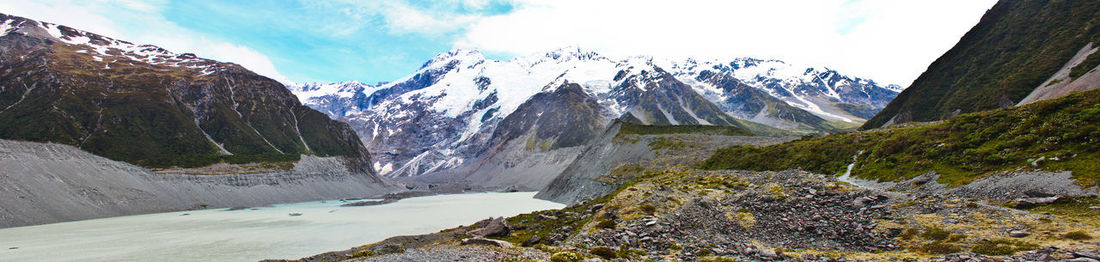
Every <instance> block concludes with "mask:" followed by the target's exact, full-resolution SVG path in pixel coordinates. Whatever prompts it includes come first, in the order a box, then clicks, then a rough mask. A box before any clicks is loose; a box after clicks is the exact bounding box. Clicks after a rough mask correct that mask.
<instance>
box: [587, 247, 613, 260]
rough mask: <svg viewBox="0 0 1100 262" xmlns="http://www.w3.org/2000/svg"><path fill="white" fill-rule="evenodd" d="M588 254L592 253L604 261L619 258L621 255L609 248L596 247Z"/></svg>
mask: <svg viewBox="0 0 1100 262" xmlns="http://www.w3.org/2000/svg"><path fill="white" fill-rule="evenodd" d="M588 253H592V254H593V255H596V256H599V257H602V258H604V259H614V258H616V257H619V255H618V254H616V253H615V250H612V249H611V248H609V247H594V248H592V250H589V251H588Z"/></svg>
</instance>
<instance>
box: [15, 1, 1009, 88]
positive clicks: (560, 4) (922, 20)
mask: <svg viewBox="0 0 1100 262" xmlns="http://www.w3.org/2000/svg"><path fill="white" fill-rule="evenodd" d="M994 2H995V1H994V0H927V1H910V0H809V1H796V0H774V1H740V0H728V1H727V0H721V1H705V0H681V1H636V0H603V1H591V0H440V1H409V0H373V1H354V0H333V1H308V0H256V1H213V0H209V1H201V0H200V1H175V0H144V1H143V0H97V1H77V0H4V1H0V10H3V11H0V12H5V13H10V14H13V15H20V16H26V17H29V18H33V19H39V20H44V21H48V22H55V23H60V24H66V25H69V26H73V27H76V28H80V29H84V30H88V31H92V32H97V33H101V34H104V35H107V36H112V37H116V38H119V39H124V40H130V41H132V42H136V43H148V44H155V45H159V46H162V47H165V48H167V49H169V50H172V51H175V52H191V53H195V54H197V55H199V56H203V57H208V58H213V59H218V60H223V61H230V62H236V63H239V64H242V65H244V66H245V67H248V68H249V69H252V70H253V71H256V72H258V73H261V74H264V75H266V76H269V77H272V78H275V79H277V80H280V81H283V82H314V81H319V82H334V81H346V80H359V81H363V82H368V83H372V82H379V81H391V80H395V79H397V78H400V77H403V76H405V75H408V74H410V73H412V72H413V71H415V70H416V69H417V68H418V67H419V66H420V65H421V64H423V63H424V62H425V61H426V60H428V59H430V58H432V57H433V56H435V55H436V54H438V53H440V52H446V51H448V50H450V49H452V48H458V47H461V48H474V49H480V50H482V52H483V53H485V54H487V55H488V56H489V57H490V58H493V59H508V58H510V57H512V56H515V55H526V54H532V53H539V52H544V51H548V50H552V49H556V48H559V47H563V46H567V45H577V46H580V47H582V48H585V49H590V50H594V51H597V52H600V53H603V54H608V55H614V56H627V55H650V56H658V57H672V58H681V57H697V58H733V57H742V56H748V57H756V58H771V59H782V60H785V61H788V62H791V63H796V64H803V65H809V66H827V67H830V68H833V69H837V70H840V71H841V72H842V73H845V74H850V75H854V76H861V77H869V78H872V79H875V80H877V81H879V82H884V83H894V84H901V85H907V84H908V83H909V82H911V81H912V80H913V79H915V78H916V77H917V76H918V75H919V74H920V73H921V72H923V70H924V69H925V68H926V67H927V66H928V64H930V63H931V62H932V61H933V60H934V59H936V58H937V57H939V55H941V54H942V53H943V52H945V51H946V50H947V49H949V48H950V47H951V46H953V45H954V43H955V42H957V41H958V39H959V38H960V37H961V36H962V34H964V33H965V32H966V31H967V30H969V29H970V27H972V26H973V25H974V24H975V23H977V21H978V19H979V18H980V17H981V15H982V14H983V13H984V12H985V10H987V9H988V8H989V7H991V6H992V5H993V3H994Z"/></svg>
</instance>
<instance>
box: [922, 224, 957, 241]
mask: <svg viewBox="0 0 1100 262" xmlns="http://www.w3.org/2000/svg"><path fill="white" fill-rule="evenodd" d="M950 236H951V231H947V230H946V229H943V228H939V227H934V226H933V227H926V228H924V233H921V237H924V239H930V240H947V238H948V237H950Z"/></svg>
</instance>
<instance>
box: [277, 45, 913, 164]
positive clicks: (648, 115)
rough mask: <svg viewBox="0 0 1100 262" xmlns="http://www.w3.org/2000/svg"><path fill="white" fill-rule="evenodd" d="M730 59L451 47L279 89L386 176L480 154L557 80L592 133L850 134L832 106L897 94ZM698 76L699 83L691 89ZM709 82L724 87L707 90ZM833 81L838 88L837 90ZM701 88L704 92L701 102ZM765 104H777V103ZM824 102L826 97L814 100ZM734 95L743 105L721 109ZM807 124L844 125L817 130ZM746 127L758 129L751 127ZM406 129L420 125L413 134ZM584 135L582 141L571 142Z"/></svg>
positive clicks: (856, 82)
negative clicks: (615, 125)
mask: <svg viewBox="0 0 1100 262" xmlns="http://www.w3.org/2000/svg"><path fill="white" fill-rule="evenodd" d="M738 61H739V62H737V63H720V64H721V65H720V64H719V62H706V63H698V62H694V63H696V64H695V66H693V67H690V68H689V67H686V66H681V65H680V64H676V63H673V62H669V61H663V60H660V59H655V58H652V57H645V56H633V57H625V58H614V57H607V56H603V55H600V54H598V53H596V52H592V51H586V50H583V49H580V48H576V47H566V48H561V49H557V50H553V51H549V52H545V53H536V54H532V55H528V56H519V57H515V58H512V59H509V60H503V61H501V60H490V59H486V58H485V57H484V56H483V55H482V54H481V53H480V52H479V51H477V50H469V49H454V50H451V51H449V52H444V53H440V54H439V55H437V56H436V57H434V58H432V59H430V60H428V61H427V62H425V63H424V64H423V65H422V66H421V68H420V69H418V71H417V72H415V73H413V74H410V75H408V76H406V77H403V78H401V79H398V80H395V81H390V82H385V83H384V84H380V85H370V84H365V83H361V82H357V81H347V82H339V83H331V84H297V85H291V86H289V88H291V90H292V91H293V92H294V93H295V94H297V95H298V97H299V98H300V99H301V100H302V102H303V103H304V104H306V105H309V106H311V107H313V108H315V109H318V110H320V111H323V112H326V113H327V114H329V115H330V116H332V117H333V118H336V119H340V120H342V121H346V122H349V123H351V124H352V126H353V127H354V128H355V129H356V130H357V131H358V132H359V133H360V135H361V136H362V137H363V140H364V143H365V144H367V145H368V146H369V147H370V148H371V150H372V152H375V153H376V156H377V159H378V160H379V161H378V162H376V165H375V168H376V169H378V170H381V171H382V173H387V174H389V175H388V176H395V177H401V176H416V175H419V174H422V173H423V172H424V171H425V170H431V171H434V170H440V169H448V168H455V167H458V166H460V165H462V163H463V162H466V161H471V160H473V159H474V158H476V157H477V156H480V155H483V154H485V153H484V152H486V150H489V147H491V146H490V144H492V143H490V142H491V138H492V137H493V135H494V134H495V133H496V132H495V131H494V130H496V129H497V127H498V125H500V124H501V122H500V119H503V118H505V117H507V116H508V115H510V114H512V113H514V112H516V109H517V108H519V106H520V105H521V104H522V103H523V102H525V101H528V100H529V99H531V98H532V97H534V96H536V95H537V94H539V93H544V92H552V91H553V89H554V88H557V87H558V86H560V85H561V84H563V83H566V82H569V83H575V84H577V85H579V86H580V87H581V90H582V91H583V93H585V94H586V95H587V96H589V97H591V98H593V99H594V100H595V101H597V104H598V105H599V107H600V108H601V109H602V110H599V113H598V115H599V116H600V117H598V120H595V118H593V119H594V120H593V121H594V123H597V124H596V125H600V126H601V127H600V128H599V129H602V128H604V125H607V124H608V123H610V122H609V121H610V120H611V119H636V121H637V122H638V123H640V124H658V125H660V124H664V125H668V124H705V125H711V124H713V125H731V126H738V127H741V128H743V129H756V130H765V133H769V134H775V133H782V132H785V131H779V129H777V128H775V127H774V126H775V125H778V126H781V127H786V128H791V129H797V130H803V132H805V131H806V130H816V131H813V132H823V131H824V132H833V131H837V130H841V129H842V128H847V127H850V126H854V125H855V124H843V123H845V122H844V121H843V120H841V118H847V119H848V120H859V119H861V118H859V117H856V116H854V115H856V113H848V112H847V111H844V110H842V109H840V107H841V106H839V105H841V104H844V105H848V104H845V102H852V103H853V104H851V105H852V106H850V107H851V108H857V109H867V110H875V109H873V108H872V107H873V106H874V105H876V104H875V103H877V104H885V102H884V101H882V100H887V101H888V99H890V98H892V96H891V95H890V94H889V93H891V92H893V91H895V90H897V89H898V87H897V86H893V85H890V86H881V85H878V84H877V83H874V82H873V81H868V80H865V79H861V78H851V77H847V76H843V75H840V74H838V73H836V72H835V71H833V70H830V69H825V70H818V69H812V68H809V69H807V68H802V69H790V68H793V66H789V65H787V64H785V63H782V62H781V61H778V60H757V59H742V60H738ZM767 63H771V64H775V65H784V66H787V67H784V68H783V70H776V69H770V70H766V69H754V68H755V66H756V65H759V64H767ZM662 64H675V65H677V66H661V65H662ZM722 65H725V68H724V69H723V68H722V67H723V66H722ZM704 67H705V68H711V69H710V70H705V69H704ZM733 67H737V68H738V69H733ZM668 68H672V69H668ZM742 69H744V70H749V69H754V72H752V73H753V74H743V76H741V77H742V78H744V77H748V76H749V75H751V76H752V77H753V78H754V79H756V78H760V80H754V82H751V84H752V85H750V84H746V83H745V82H743V81H742V80H741V79H738V78H736V77H735V74H734V73H735V72H737V73H740V71H737V70H742ZM792 70H793V71H796V72H809V74H811V75H804V74H797V75H800V78H798V79H787V80H784V81H779V80H772V81H765V80H768V79H767V77H766V76H767V75H770V74H776V71H781V72H788V71H792ZM704 74H705V75H707V76H709V77H710V78H706V79H703V78H700V80H698V81H697V80H695V78H696V77H698V76H700V75H704ZM819 74H820V75H827V76H829V77H832V78H829V79H833V80H832V81H831V82H833V85H831V86H830V85H829V84H828V83H825V82H824V81H818V82H821V83H825V84H824V85H822V84H821V83H814V82H813V81H810V80H813V79H814V78H820V77H819V76H818V75H819ZM720 78H722V79H724V80H723V81H724V82H720V81H718V80H717V79H720ZM802 78H805V79H808V80H803V79H802ZM689 79H690V81H688V80H689ZM712 79H714V81H712V82H713V83H720V84H722V83H728V86H735V87H736V88H740V90H734V89H736V88H735V87H730V88H727V87H726V86H716V85H715V84H712V83H711V82H706V81H707V80H712ZM840 82H843V84H837V83H840ZM841 86H843V88H847V89H845V90H846V91H849V92H848V93H854V91H853V90H878V91H881V92H879V93H885V94H886V95H885V96H883V95H882V94H879V93H873V92H872V93H867V94H865V96H864V98H863V99H862V100H852V99H849V98H850V97H854V96H840V95H835V94H839V93H842V92H835V91H830V92H824V91H822V90H823V88H824V89H829V90H833V89H831V88H832V87H841ZM722 88H726V89H729V90H732V91H729V90H722ZM860 88H862V89H860ZM708 90H709V91H711V93H704V91H708ZM814 90H816V91H814ZM772 94H785V96H784V99H780V98H776V97H774V96H773V95H772ZM823 94H834V95H833V96H830V97H829V98H824V97H820V98H815V97H816V96H819V95H823ZM845 94H847V93H845ZM738 96H742V98H741V99H740V100H737V99H730V98H731V97H738ZM796 98H797V99H802V101H805V102H801V103H802V104H799V106H797V107H796V106H793V105H790V104H789V102H787V100H790V99H796ZM722 99H725V100H722ZM785 99H786V100H785ZM845 99H847V100H845ZM876 99H877V100H876ZM760 100H764V101H760ZM810 100H814V101H810ZM716 101H717V102H719V103H716ZM746 101H748V102H753V103H756V104H751V105H748V106H745V105H746V104H749V103H747V102H746ZM869 101H875V102H874V103H872V102H869ZM856 103H867V104H868V105H860V104H856ZM819 105H825V106H828V107H829V108H828V110H818V111H817V112H816V114H815V113H813V112H810V111H808V110H806V108H814V107H816V108H822V107H821V106H819ZM738 108H744V110H738ZM750 111H751V112H750ZM853 111H854V110H853ZM832 112H841V113H832ZM731 113H737V114H736V115H735V114H731ZM750 113H751V115H750ZM818 114H833V115H837V114H841V115H844V117H834V118H831V119H828V120H827V119H825V118H823V117H822V116H819V115H818ZM861 115H867V114H865V113H861ZM737 116H740V117H737ZM753 116H758V117H756V118H753ZM761 119H764V120H766V121H761ZM414 120H415V121H414ZM754 120H755V121H759V122H763V123H764V124H758V123H753V122H751V121H754ZM416 121H419V122H421V123H422V124H421V125H419V126H414V125H412V123H413V122H416ZM845 126H847V127H845ZM767 129H771V130H767ZM594 137H595V136H594V135H585V136H584V138H583V139H580V140H585V141H587V140H590V139H593V138H594ZM498 142H499V141H498ZM483 144H484V145H483ZM410 171H411V172H410Z"/></svg>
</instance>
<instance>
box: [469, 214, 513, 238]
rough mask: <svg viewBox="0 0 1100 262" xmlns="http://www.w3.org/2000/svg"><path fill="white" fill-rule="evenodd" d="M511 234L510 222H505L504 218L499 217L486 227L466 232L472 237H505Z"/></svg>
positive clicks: (490, 221) (491, 220)
mask: <svg viewBox="0 0 1100 262" xmlns="http://www.w3.org/2000/svg"><path fill="white" fill-rule="evenodd" d="M511 232H512V227H511V226H508V222H507V221H504V217H497V218H493V219H490V220H489V223H488V224H487V225H485V227H482V228H478V229H474V230H472V231H470V232H466V235H468V236H472V237H504V236H508V233H511Z"/></svg>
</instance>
